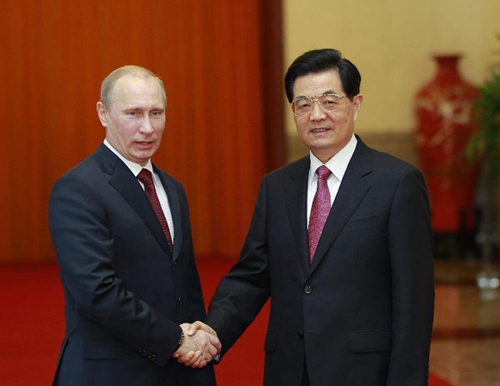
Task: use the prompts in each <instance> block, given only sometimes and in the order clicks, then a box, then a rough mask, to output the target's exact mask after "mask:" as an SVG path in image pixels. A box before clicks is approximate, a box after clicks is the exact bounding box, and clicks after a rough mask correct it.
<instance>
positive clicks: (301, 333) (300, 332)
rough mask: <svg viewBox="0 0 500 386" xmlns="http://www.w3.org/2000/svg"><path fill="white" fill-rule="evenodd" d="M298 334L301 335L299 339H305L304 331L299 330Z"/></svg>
mask: <svg viewBox="0 0 500 386" xmlns="http://www.w3.org/2000/svg"><path fill="white" fill-rule="evenodd" d="M297 336H298V337H299V339H303V338H304V333H303V332H302V331H299V332H297Z"/></svg>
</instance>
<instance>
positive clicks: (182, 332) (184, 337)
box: [179, 330, 186, 346]
mask: <svg viewBox="0 0 500 386" xmlns="http://www.w3.org/2000/svg"><path fill="white" fill-rule="evenodd" d="M185 341H186V334H185V333H184V330H181V337H180V338H179V346H181V345H182V344H183V343H184V342H185Z"/></svg>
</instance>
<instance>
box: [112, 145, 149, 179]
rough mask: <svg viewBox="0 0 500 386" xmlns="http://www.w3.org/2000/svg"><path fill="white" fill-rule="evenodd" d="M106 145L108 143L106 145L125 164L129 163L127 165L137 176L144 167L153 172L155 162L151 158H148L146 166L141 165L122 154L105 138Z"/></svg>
mask: <svg viewBox="0 0 500 386" xmlns="http://www.w3.org/2000/svg"><path fill="white" fill-rule="evenodd" d="M104 145H106V147H107V148H108V149H109V150H111V151H112V152H113V153H114V154H116V156H117V157H118V158H120V159H121V160H122V161H123V163H124V164H125V165H127V167H128V168H129V169H130V171H131V172H132V173H133V174H134V176H135V177H137V175H138V174H139V173H140V172H141V170H142V169H147V170H149V171H150V172H151V173H153V164H152V163H151V160H150V159H149V160H148V163H147V164H146V166H141V165H139V164H138V163H135V162H132V161H130V160H128V159H126V158H125V157H124V156H122V155H121V154H120V153H119V152H118V150H116V149H115V148H114V147H113V146H112V145H111V144H110V143H109V142H108V140H107V139H106V138H105V139H104Z"/></svg>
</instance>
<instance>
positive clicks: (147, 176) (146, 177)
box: [137, 169, 153, 185]
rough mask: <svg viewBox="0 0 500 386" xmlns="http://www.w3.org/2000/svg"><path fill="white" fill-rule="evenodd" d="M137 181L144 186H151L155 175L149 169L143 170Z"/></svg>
mask: <svg viewBox="0 0 500 386" xmlns="http://www.w3.org/2000/svg"><path fill="white" fill-rule="evenodd" d="M137 179H138V180H139V181H141V182H142V183H143V184H144V185H151V184H152V183H153V174H151V172H150V171H149V170H148V169H142V170H141V172H140V173H139V174H138V175H137Z"/></svg>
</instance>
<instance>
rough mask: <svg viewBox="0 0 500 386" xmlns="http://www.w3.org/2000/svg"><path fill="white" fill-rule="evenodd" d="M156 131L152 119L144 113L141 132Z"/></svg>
mask: <svg viewBox="0 0 500 386" xmlns="http://www.w3.org/2000/svg"><path fill="white" fill-rule="evenodd" d="M153 131H154V128H153V125H152V124H151V120H150V119H149V116H148V115H144V119H143V120H142V123H141V132H142V133H152V132H153Z"/></svg>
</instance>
